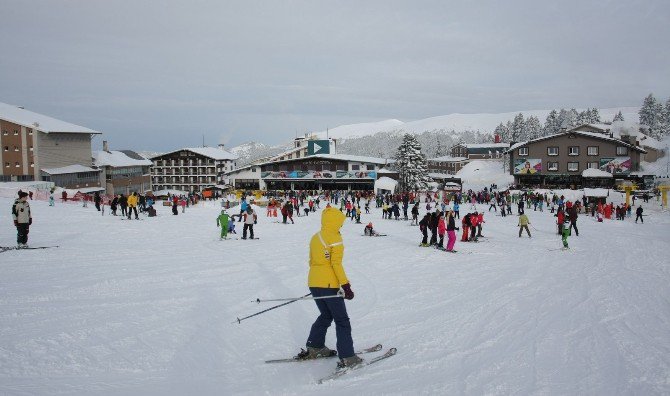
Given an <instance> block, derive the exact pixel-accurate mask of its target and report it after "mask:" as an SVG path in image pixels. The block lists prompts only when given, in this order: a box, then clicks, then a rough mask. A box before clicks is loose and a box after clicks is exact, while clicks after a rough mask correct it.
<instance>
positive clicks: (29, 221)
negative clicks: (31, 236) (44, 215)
mask: <svg viewBox="0 0 670 396" xmlns="http://www.w3.org/2000/svg"><path fill="white" fill-rule="evenodd" d="M28 225H33V218H32V217H31V218H30V220H28Z"/></svg>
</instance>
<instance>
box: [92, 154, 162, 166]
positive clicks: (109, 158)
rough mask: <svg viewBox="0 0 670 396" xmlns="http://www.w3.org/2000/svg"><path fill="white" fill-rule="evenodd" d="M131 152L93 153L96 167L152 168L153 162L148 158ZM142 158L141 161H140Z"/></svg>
mask: <svg viewBox="0 0 670 396" xmlns="http://www.w3.org/2000/svg"><path fill="white" fill-rule="evenodd" d="M133 153H134V152H132V151H129V150H124V151H94V152H93V163H94V165H95V166H111V167H115V168H118V167H124V166H150V165H151V161H149V160H148V159H146V158H142V157H141V156H140V155H139V154H137V153H134V154H135V155H134V156H133V157H135V158H133V157H131V156H132V155H133ZM140 158H141V159H140Z"/></svg>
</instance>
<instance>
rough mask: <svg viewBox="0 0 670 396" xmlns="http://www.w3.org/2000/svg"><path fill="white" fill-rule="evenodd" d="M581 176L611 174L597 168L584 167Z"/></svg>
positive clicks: (607, 175) (608, 175)
mask: <svg viewBox="0 0 670 396" xmlns="http://www.w3.org/2000/svg"><path fill="white" fill-rule="evenodd" d="M582 177H612V174H611V173H609V172H605V171H604V170H600V169H598V168H589V169H584V171H583V172H582Z"/></svg>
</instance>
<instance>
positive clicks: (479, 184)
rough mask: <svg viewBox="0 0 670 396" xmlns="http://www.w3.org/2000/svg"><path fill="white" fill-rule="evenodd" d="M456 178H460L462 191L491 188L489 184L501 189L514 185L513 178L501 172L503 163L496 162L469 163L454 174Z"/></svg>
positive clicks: (507, 172)
mask: <svg viewBox="0 0 670 396" xmlns="http://www.w3.org/2000/svg"><path fill="white" fill-rule="evenodd" d="M456 177H460V178H461V181H462V185H463V190H464V191H467V190H468V189H473V190H479V189H483V188H484V187H491V184H497V185H498V188H500V189H503V188H505V187H507V186H508V185H510V184H512V183H514V176H512V175H510V174H509V171H505V170H503V161H496V160H475V161H471V162H470V163H468V164H467V165H465V166H464V167H463V168H462V169H461V170H459V171H458V172H457V173H456Z"/></svg>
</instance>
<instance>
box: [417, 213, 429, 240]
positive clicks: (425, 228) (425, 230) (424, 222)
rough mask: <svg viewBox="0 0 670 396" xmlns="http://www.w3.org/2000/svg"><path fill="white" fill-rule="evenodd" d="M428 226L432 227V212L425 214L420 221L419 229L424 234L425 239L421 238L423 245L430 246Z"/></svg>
mask: <svg viewBox="0 0 670 396" xmlns="http://www.w3.org/2000/svg"><path fill="white" fill-rule="evenodd" d="M428 227H430V213H426V215H425V216H423V219H421V221H420V222H419V230H421V233H422V234H423V239H422V240H421V246H424V247H425V246H430V245H429V244H428Z"/></svg>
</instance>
